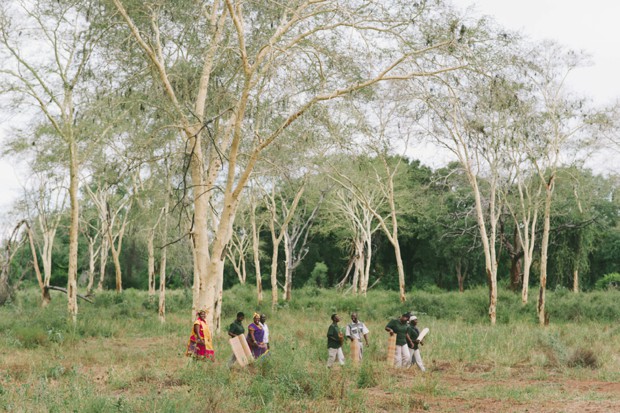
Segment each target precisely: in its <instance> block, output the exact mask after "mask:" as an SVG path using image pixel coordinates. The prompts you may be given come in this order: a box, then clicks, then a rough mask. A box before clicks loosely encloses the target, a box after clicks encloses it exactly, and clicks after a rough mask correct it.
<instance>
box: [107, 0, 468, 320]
mask: <svg viewBox="0 0 620 413" xmlns="http://www.w3.org/2000/svg"><path fill="white" fill-rule="evenodd" d="M112 3H113V5H114V8H115V11H116V12H117V13H118V15H119V16H120V17H121V18H122V20H123V22H124V24H125V25H126V27H127V29H128V30H129V31H130V33H131V37H132V39H133V41H134V42H135V45H136V46H137V47H138V48H139V49H140V50H141V52H142V53H143V56H144V58H145V59H146V61H147V62H148V63H149V65H150V67H151V68H152V71H153V74H154V82H155V84H156V85H157V86H158V87H159V88H161V90H162V93H163V94H164V96H165V98H166V99H167V101H168V103H169V104H170V111H171V113H174V117H175V119H176V123H177V124H178V126H179V128H180V129H181V130H182V131H183V133H184V135H185V138H186V139H187V148H188V155H189V157H190V163H189V165H190V166H189V171H190V175H191V181H192V190H193V191H192V195H193V201H192V203H193V214H194V220H193V222H194V224H193V227H192V231H191V236H192V239H193V250H194V257H195V261H194V263H195V280H196V282H195V284H194V300H193V307H194V309H196V308H198V307H203V306H204V307H207V308H209V309H212V310H214V311H210V313H209V317H213V316H216V317H217V315H218V314H219V311H220V309H221V288H222V287H221V286H222V282H223V269H224V257H225V254H224V251H225V248H226V245H227V244H228V242H229V240H230V237H231V235H232V234H231V233H232V223H233V221H234V218H235V214H236V212H237V207H238V204H239V197H240V195H241V193H242V191H243V188H244V187H245V186H246V183H247V182H248V179H249V178H250V175H251V173H252V171H253V169H254V166H255V165H256V162H257V161H258V160H259V159H260V157H261V153H262V152H263V150H264V149H265V148H267V147H269V146H270V145H271V144H273V143H274V142H275V141H277V140H278V139H279V138H280V137H281V136H282V135H283V132H284V131H285V130H286V129H287V128H288V127H289V126H290V125H292V124H294V123H295V122H296V121H297V120H298V119H299V118H300V117H302V116H303V115H305V114H307V113H308V112H311V111H312V109H313V108H314V107H315V106H316V105H317V104H319V103H321V102H325V101H329V100H331V99H335V98H338V97H342V96H346V95H350V94H351V93H353V92H355V91H358V90H361V89H364V88H368V87H370V86H372V85H374V84H376V83H378V82H382V81H388V80H403V79H410V78H413V77H419V76H426V75H430V74H433V73H437V72H441V71H446V70H453V69H454V67H457V66H460V62H458V61H456V59H451V58H449V56H448V55H446V56H445V58H444V59H438V60H431V59H430V58H429V57H430V56H431V55H433V54H436V53H438V52H439V51H445V50H447V48H448V47H449V46H452V47H454V33H453V32H446V31H445V30H444V29H443V27H446V26H445V24H444V22H442V21H440V20H442V19H444V17H443V16H444V15H443V14H442V13H439V10H442V9H443V7H444V6H443V5H442V4H441V2H437V3H433V5H431V4H427V3H415V4H413V3H410V2H398V3H393V4H391V5H390V7H385V5H384V3H382V2H379V1H376V0H363V1H361V2H356V3H355V4H348V3H347V4H345V3H342V2H337V1H331V0H330V1H314V0H295V1H293V2H288V3H278V4H275V3H273V2H253V3H247V2H243V1H235V0H215V1H213V2H212V3H209V4H200V3H196V2H194V1H181V2H174V3H173V2H165V3H162V2H152V1H147V2H140V3H136V2H130V1H124V0H112ZM431 16H432V18H431ZM412 22H413V23H412ZM342 39H350V40H349V41H347V42H342ZM377 45H379V46H377ZM233 50H234V52H232V51H233ZM369 61H372V63H371V64H369ZM180 71H183V73H181V72H180ZM177 75H182V78H183V79H184V81H182V82H177ZM265 101H268V102H272V103H274V104H275V103H279V104H280V109H279V113H277V114H276V113H274V110H273V109H274V108H273V106H271V105H270V106H271V107H265V106H264V105H261V102H265ZM250 113H252V116H251V117H250V116H249V114H250ZM257 117H261V118H266V117H269V118H271V119H272V120H273V121H272V122H268V123H264V124H261V123H249V122H248V119H250V118H252V119H257ZM259 125H260V127H258V126H259ZM220 182H221V185H220V184H219V183H220ZM214 196H219V197H220V198H221V202H219V203H218V205H220V206H219V207H218V211H217V214H214V215H213V217H215V218H216V220H215V221H211V222H209V217H210V213H209V202H210V201H211V200H212V199H213V197H214ZM210 234H212V236H210ZM209 321H211V320H209Z"/></svg>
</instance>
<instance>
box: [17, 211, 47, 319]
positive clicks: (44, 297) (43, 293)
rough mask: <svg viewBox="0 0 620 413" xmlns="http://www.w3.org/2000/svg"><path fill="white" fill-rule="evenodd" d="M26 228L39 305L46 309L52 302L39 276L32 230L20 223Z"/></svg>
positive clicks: (39, 271) (25, 223) (26, 224)
mask: <svg viewBox="0 0 620 413" xmlns="http://www.w3.org/2000/svg"><path fill="white" fill-rule="evenodd" d="M22 222H23V223H24V225H25V226H26V231H27V232H28V241H29V243H30V252H31V254H32V265H33V267H34V273H35V275H36V276H37V281H38V282H39V287H40V288H41V305H42V306H43V307H47V305H48V304H49V303H50V301H52V297H50V293H49V291H48V290H47V289H46V288H45V286H46V284H45V282H44V281H43V277H42V276H41V269H40V268H39V259H38V258H37V249H36V247H35V245H34V235H33V234H32V229H31V228H30V225H29V224H28V222H26V221H22Z"/></svg>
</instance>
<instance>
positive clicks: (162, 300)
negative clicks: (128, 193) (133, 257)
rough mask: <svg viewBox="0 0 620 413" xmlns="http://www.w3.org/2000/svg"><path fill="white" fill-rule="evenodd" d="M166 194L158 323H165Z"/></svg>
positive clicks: (168, 201) (167, 199)
mask: <svg viewBox="0 0 620 413" xmlns="http://www.w3.org/2000/svg"><path fill="white" fill-rule="evenodd" d="M168 195H169V194H166V203H165V206H164V210H163V217H164V227H163V229H162V232H163V234H164V235H163V237H162V239H163V240H164V245H163V246H162V248H161V256H160V260H159V311H158V314H159V321H160V322H162V323H165V322H166V258H167V257H166V254H167V250H168V247H167V245H165V240H166V236H167V235H168V209H169V208H170V200H169V197H168Z"/></svg>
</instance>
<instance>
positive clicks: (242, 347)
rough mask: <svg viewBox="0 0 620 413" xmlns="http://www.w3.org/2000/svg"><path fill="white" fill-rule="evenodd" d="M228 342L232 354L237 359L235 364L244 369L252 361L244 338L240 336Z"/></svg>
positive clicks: (250, 352)
mask: <svg viewBox="0 0 620 413" xmlns="http://www.w3.org/2000/svg"><path fill="white" fill-rule="evenodd" d="M228 342H229V343H230V347H231V348H232V351H233V354H234V355H235V357H236V358H237V363H239V365H240V366H241V367H245V366H247V365H248V364H250V363H251V362H252V361H253V358H252V351H251V350H250V346H248V342H247V341H246V339H245V336H243V335H240V336H236V337H233V338H231V339H229V340H228Z"/></svg>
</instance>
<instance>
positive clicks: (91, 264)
mask: <svg viewBox="0 0 620 413" xmlns="http://www.w3.org/2000/svg"><path fill="white" fill-rule="evenodd" d="M96 255H97V254H96V253H95V239H94V238H91V237H89V238H88V285H87V286H86V293H87V294H90V292H91V291H92V290H93V284H94V283H95V261H96V258H95V257H96Z"/></svg>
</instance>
